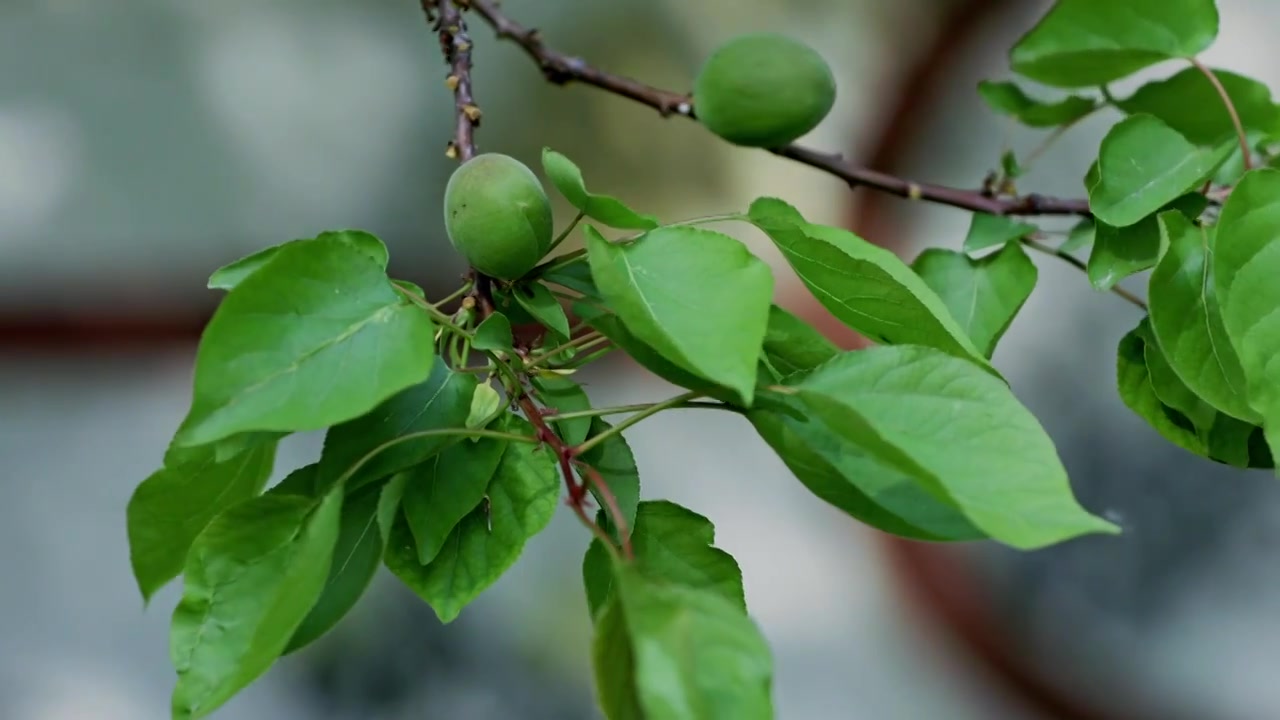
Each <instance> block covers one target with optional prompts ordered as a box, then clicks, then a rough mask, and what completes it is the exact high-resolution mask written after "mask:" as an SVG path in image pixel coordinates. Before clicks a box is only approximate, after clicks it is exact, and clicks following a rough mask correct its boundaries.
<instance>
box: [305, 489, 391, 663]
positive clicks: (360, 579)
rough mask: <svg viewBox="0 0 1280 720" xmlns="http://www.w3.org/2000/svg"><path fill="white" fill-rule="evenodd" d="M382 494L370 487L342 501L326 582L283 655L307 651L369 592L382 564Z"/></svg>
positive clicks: (381, 490) (380, 491) (380, 490)
mask: <svg viewBox="0 0 1280 720" xmlns="http://www.w3.org/2000/svg"><path fill="white" fill-rule="evenodd" d="M382 493H383V487H382V486H380V485H371V486H367V487H363V488H360V489H359V490H357V491H355V492H354V493H351V494H349V495H348V496H347V498H346V499H345V500H344V501H343V503H342V516H341V519H340V520H339V528H338V540H337V543H336V544H335V546H334V550H333V562H332V563H330V565H329V578H328V579H327V580H326V581H325V586H324V591H323V592H322V593H321V594H320V599H319V600H318V601H317V602H316V604H315V607H313V608H311V612H310V613H308V614H307V617H306V619H305V620H303V621H302V624H301V625H299V626H298V629H297V630H296V631H295V632H294V633H293V638H292V639H291V640H289V645H288V646H287V647H286V648H285V650H284V652H285V653H291V652H295V651H297V650H299V649H301V648H303V647H306V646H307V645H310V644H311V643H312V642H315V641H316V640H317V639H319V638H320V637H321V636H322V635H324V634H325V633H327V632H329V631H330V630H331V629H333V627H334V626H335V625H337V624H338V621H340V620H342V618H344V617H346V615H347V613H348V612H350V611H351V608H353V607H355V605H356V603H357V602H359V600H360V596H362V595H364V592H365V590H366V589H368V587H369V583H370V582H371V581H372V580H373V575H374V573H375V572H377V570H378V566H379V565H381V564H382V547H383V539H382V534H381V533H380V532H379V531H378V502H379V500H380V498H381V497H382Z"/></svg>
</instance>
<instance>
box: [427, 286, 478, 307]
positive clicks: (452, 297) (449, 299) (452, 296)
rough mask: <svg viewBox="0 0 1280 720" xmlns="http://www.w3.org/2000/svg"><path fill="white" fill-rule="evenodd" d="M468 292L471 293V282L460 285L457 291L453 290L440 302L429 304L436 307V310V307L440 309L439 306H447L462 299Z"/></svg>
mask: <svg viewBox="0 0 1280 720" xmlns="http://www.w3.org/2000/svg"><path fill="white" fill-rule="evenodd" d="M469 292H471V282H469V281H468V282H465V283H463V284H462V287H460V288H458V289H457V290H454V291H453V292H451V293H449V294H448V295H446V296H444V298H443V299H441V300H437V301H435V302H433V303H431V304H432V305H433V306H435V307H437V308H438V307H440V306H441V305H446V304H448V303H450V302H453V301H454V300H457V299H458V298H460V297H462V296H463V295H466V294H467V293H469Z"/></svg>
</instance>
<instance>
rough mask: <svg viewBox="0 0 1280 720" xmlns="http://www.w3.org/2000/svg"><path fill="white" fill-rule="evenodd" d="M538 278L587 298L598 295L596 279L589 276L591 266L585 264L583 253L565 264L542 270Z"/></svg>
mask: <svg viewBox="0 0 1280 720" xmlns="http://www.w3.org/2000/svg"><path fill="white" fill-rule="evenodd" d="M538 278H540V279H541V280H542V281H543V282H548V283H551V284H553V285H559V286H561V287H565V288H568V289H570V290H573V291H576V292H580V293H582V294H583V295H584V296H586V297H588V298H593V299H598V298H599V297H600V288H598V287H596V281H595V280H594V279H592V277H591V266H590V265H589V264H587V258H586V256H585V255H584V256H583V257H581V258H579V259H578V260H575V261H574V262H571V263H569V264H567V265H561V266H560V267H557V268H553V269H551V270H548V271H546V272H543V273H541V274H539V275H538Z"/></svg>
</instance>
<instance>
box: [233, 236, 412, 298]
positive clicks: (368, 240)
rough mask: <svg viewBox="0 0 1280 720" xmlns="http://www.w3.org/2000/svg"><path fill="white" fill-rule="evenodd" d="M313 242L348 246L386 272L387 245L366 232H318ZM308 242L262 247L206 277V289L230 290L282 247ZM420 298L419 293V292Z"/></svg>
mask: <svg viewBox="0 0 1280 720" xmlns="http://www.w3.org/2000/svg"><path fill="white" fill-rule="evenodd" d="M316 239H318V240H338V241H341V242H345V243H347V244H349V245H350V246H351V247H352V248H353V249H355V250H358V251H360V252H362V253H364V254H365V255H367V256H368V257H369V259H371V260H373V261H374V262H376V263H377V264H378V267H381V268H382V269H383V270H386V269H387V260H388V256H387V246H386V245H383V244H382V241H381V240H379V239H378V238H376V237H374V236H373V235H370V234H369V233H367V232H363V231H360V230H336V231H332V232H326V233H321V234H320V235H319V236H318V237H317V238H316ZM307 242H310V241H309V240H294V241H292V242H288V243H284V244H282V245H273V246H271V247H269V248H263V249H261V250H259V251H257V252H255V253H253V254H251V255H246V256H245V257H242V258H240V259H239V260H236V261H235V262H233V263H230V264H228V265H224V266H222V267H220V268H218V269H217V270H215V271H214V272H213V275H211V276H210V277H209V289H211V290H231V289H232V288H234V287H235V286H237V285H239V284H240V282H241V281H242V280H244V279H245V278H247V277H249V276H250V275H252V274H253V273H255V272H257V271H258V270H259V269H260V268H261V267H262V266H263V265H266V264H267V262H269V261H270V260H271V259H272V258H274V257H275V256H276V253H278V252H279V251H280V250H281V249H282V248H285V247H289V246H292V245H297V244H299V243H307ZM419 295H421V292H419Z"/></svg>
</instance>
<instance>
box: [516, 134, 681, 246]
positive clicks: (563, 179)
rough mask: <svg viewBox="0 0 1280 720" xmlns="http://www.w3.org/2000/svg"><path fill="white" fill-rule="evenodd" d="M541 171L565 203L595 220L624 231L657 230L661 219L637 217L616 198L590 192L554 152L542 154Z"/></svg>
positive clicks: (569, 163) (577, 173)
mask: <svg viewBox="0 0 1280 720" xmlns="http://www.w3.org/2000/svg"><path fill="white" fill-rule="evenodd" d="M542 169H543V170H544V171H546V173H547V178H548V179H549V180H551V184H552V185H555V186H556V189H557V190H559V191H560V194H561V195H563V196H564V199H565V200H568V201H569V204H570V205H572V206H573V207H575V208H577V209H578V210H579V211H581V212H582V214H583V215H586V216H587V217H589V218H591V219H592V220H596V221H598V222H600V223H602V224H604V225H605V226H607V227H611V228H619V229H623V230H652V229H653V228H656V227H658V219H657V218H655V217H654V216H652V215H647V214H644V213H638V212H636V211H635V210H632V209H631V208H629V207H627V206H626V205H624V204H622V201H620V200H618V199H617V198H614V197H610V196H608V195H593V194H591V193H589V192H587V187H586V184H585V183H584V182H583V180H582V171H581V170H579V169H578V166H577V165H574V164H573V161H572V160H570V159H569V158H567V157H565V156H564V155H561V154H560V153H558V152H556V151H554V150H552V149H551V148H543V150H542Z"/></svg>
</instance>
